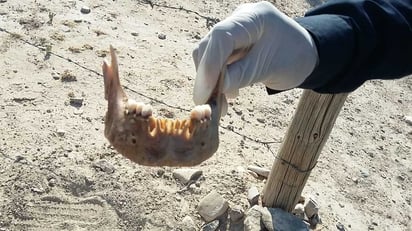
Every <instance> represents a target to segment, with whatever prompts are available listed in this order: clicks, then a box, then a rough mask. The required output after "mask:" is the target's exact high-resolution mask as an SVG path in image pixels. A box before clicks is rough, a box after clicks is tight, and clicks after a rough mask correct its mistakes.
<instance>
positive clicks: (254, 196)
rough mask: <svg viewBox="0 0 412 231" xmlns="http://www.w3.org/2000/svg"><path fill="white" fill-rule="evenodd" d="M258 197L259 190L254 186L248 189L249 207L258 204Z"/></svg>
mask: <svg viewBox="0 0 412 231" xmlns="http://www.w3.org/2000/svg"><path fill="white" fill-rule="evenodd" d="M259 196H260V193H259V190H258V189H257V188H256V187H255V186H252V187H250V189H249V190H248V192H247V200H248V201H249V203H250V206H253V205H256V204H258V202H259Z"/></svg>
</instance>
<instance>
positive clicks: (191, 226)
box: [181, 216, 196, 231]
mask: <svg viewBox="0 0 412 231" xmlns="http://www.w3.org/2000/svg"><path fill="white" fill-rule="evenodd" d="M181 229H182V231H196V224H195V222H194V221H193V219H192V217H190V216H185V217H184V218H183V220H182V227H181Z"/></svg>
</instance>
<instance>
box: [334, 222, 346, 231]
mask: <svg viewBox="0 0 412 231" xmlns="http://www.w3.org/2000/svg"><path fill="white" fill-rule="evenodd" d="M336 228H337V229H338V230H339V231H345V230H346V229H345V226H344V225H343V224H341V223H340V222H339V223H337V224H336Z"/></svg>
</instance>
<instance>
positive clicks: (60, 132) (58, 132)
mask: <svg viewBox="0 0 412 231" xmlns="http://www.w3.org/2000/svg"><path fill="white" fill-rule="evenodd" d="M56 134H57V135H58V136H60V137H63V136H64V135H65V134H66V131H65V130H63V129H58V130H57V131H56Z"/></svg>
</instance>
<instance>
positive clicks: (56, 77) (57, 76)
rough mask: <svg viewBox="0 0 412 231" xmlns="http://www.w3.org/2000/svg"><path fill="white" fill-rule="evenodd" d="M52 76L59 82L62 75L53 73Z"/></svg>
mask: <svg viewBox="0 0 412 231" xmlns="http://www.w3.org/2000/svg"><path fill="white" fill-rule="evenodd" d="M51 76H52V77H53V79H55V80H59V79H60V75H59V74H58V73H57V72H54V71H53V72H52V73H51Z"/></svg>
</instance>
